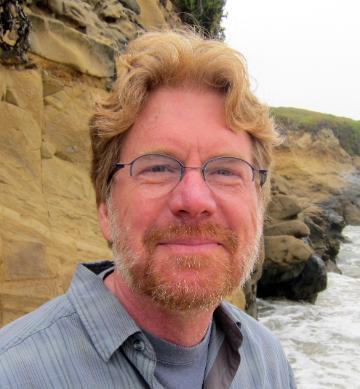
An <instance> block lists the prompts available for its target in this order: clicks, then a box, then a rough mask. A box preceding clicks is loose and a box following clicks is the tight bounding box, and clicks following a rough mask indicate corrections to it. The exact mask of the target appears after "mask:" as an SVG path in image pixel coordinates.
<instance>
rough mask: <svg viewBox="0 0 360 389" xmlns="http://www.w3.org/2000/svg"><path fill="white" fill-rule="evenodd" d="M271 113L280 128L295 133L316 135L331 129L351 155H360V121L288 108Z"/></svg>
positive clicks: (274, 110)
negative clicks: (323, 129)
mask: <svg viewBox="0 0 360 389" xmlns="http://www.w3.org/2000/svg"><path fill="white" fill-rule="evenodd" d="M271 112H272V114H273V116H274V118H275V121H276V123H277V124H278V125H279V126H280V127H282V126H283V127H286V128H288V129H290V130H293V131H304V132H305V131H306V132H310V133H314V134H316V133H317V132H318V131H319V130H321V129H322V128H329V129H331V130H332V131H333V132H334V135H335V136H336V137H337V138H338V139H339V142H340V144H341V146H342V147H343V148H344V149H345V150H346V151H347V152H348V153H349V154H350V155H360V120H352V119H349V118H344V117H339V116H334V115H330V114H325V113H320V112H314V111H308V110H305V109H299V108H288V107H278V108H272V109H271Z"/></svg>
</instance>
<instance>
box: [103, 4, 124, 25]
mask: <svg viewBox="0 0 360 389" xmlns="http://www.w3.org/2000/svg"><path fill="white" fill-rule="evenodd" d="M98 12H99V15H100V16H101V18H102V19H104V20H106V21H108V22H110V23H115V22H116V21H118V20H120V19H125V18H126V14H125V12H124V7H123V6H122V5H121V4H120V3H119V1H118V0H111V1H107V2H103V3H102V4H101V6H100V9H99V11H98Z"/></svg>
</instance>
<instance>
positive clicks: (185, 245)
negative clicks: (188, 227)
mask: <svg viewBox="0 0 360 389" xmlns="http://www.w3.org/2000/svg"><path fill="white" fill-rule="evenodd" d="M221 246H222V245H221V244H220V243H218V242H215V241H213V240H197V239H195V240H194V239H191V240H189V239H184V240H182V239H180V240H179V239H176V240H169V241H164V242H160V243H159V244H158V247H159V248H160V249H162V248H164V249H165V250H169V251H170V252H172V253H176V254H180V255H181V254H183V255H191V254H201V253H204V254H205V253H209V252H211V251H213V250H214V249H217V248H219V247H221Z"/></svg>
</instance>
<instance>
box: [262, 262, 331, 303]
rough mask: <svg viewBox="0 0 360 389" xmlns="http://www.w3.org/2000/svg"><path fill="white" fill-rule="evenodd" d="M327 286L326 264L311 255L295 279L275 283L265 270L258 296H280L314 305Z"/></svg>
mask: <svg viewBox="0 0 360 389" xmlns="http://www.w3.org/2000/svg"><path fill="white" fill-rule="evenodd" d="M326 285H327V273H326V267H325V264H324V262H323V261H322V259H321V258H320V257H319V256H317V255H311V256H310V258H309V259H308V260H307V261H306V262H305V263H303V267H302V269H301V271H300V272H299V273H298V274H297V275H296V276H295V277H294V278H290V279H287V280H286V279H284V280H280V281H279V280H275V281H274V280H271V279H270V278H269V277H268V276H267V274H266V270H264V274H263V277H262V278H261V280H260V282H259V283H258V296H259V297H262V298H265V297H270V296H271V297H279V296H280V297H286V298H288V299H290V300H296V301H299V300H303V301H307V302H311V303H314V302H315V300H316V297H317V294H318V293H319V292H321V291H322V290H324V289H325V288H326Z"/></svg>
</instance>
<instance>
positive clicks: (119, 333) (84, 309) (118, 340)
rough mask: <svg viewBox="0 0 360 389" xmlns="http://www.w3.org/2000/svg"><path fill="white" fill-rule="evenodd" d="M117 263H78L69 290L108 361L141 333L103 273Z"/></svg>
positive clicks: (94, 340) (96, 345)
mask: <svg viewBox="0 0 360 389" xmlns="http://www.w3.org/2000/svg"><path fill="white" fill-rule="evenodd" d="M113 266H114V264H113V262H110V261H104V262H97V263H86V264H80V265H78V267H77V269H76V272H75V274H74V277H73V280H72V282H71V285H70V289H69V291H68V293H67V296H68V298H69V300H70V302H71V303H72V305H73V306H74V308H75V310H76V312H77V313H78V315H79V317H80V320H81V322H82V324H83V325H84V327H85V329H86V331H87V333H88V335H89V337H90V339H91V341H92V343H93V345H94V347H95V348H96V350H97V352H98V353H99V354H100V355H101V357H102V358H103V359H104V360H105V361H108V360H109V359H110V357H111V356H112V354H113V353H114V352H115V351H116V350H117V349H118V348H119V347H120V346H121V345H122V344H123V343H124V342H125V341H126V340H127V339H128V338H129V337H130V336H132V335H134V334H135V333H138V332H140V328H139V327H138V326H137V324H136V323H135V321H134V320H133V319H132V318H131V316H130V315H129V314H128V313H127V311H126V310H125V308H124V307H123V306H122V304H121V303H120V302H119V300H118V299H117V298H116V297H115V296H114V295H113V294H112V293H111V292H110V291H109V290H108V289H107V288H106V286H105V284H104V281H103V279H102V277H100V276H99V274H100V273H101V272H103V271H104V270H107V269H109V270H111V268H112V267H113Z"/></svg>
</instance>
